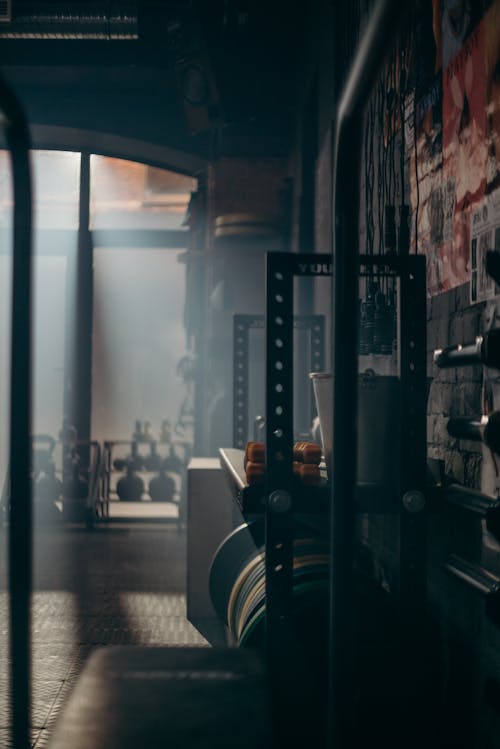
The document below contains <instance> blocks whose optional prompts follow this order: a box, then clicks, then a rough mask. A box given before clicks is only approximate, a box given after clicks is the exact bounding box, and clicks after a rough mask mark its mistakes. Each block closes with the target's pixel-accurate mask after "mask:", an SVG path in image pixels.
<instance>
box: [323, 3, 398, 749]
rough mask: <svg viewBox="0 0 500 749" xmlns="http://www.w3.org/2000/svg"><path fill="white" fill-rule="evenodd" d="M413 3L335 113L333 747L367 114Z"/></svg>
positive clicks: (377, 29)
mask: <svg viewBox="0 0 500 749" xmlns="http://www.w3.org/2000/svg"><path fill="white" fill-rule="evenodd" d="M409 8H411V3H409V4H406V3H401V2H398V0H380V1H379V2H378V3H376V5H375V7H374V10H373V13H372V16H371V19H370V22H369V24H368V26H367V29H366V32H365V34H364V36H363V38H362V39H361V42H360V45H359V47H358V50H357V52H356V55H355V58H354V62H353V64H352V67H351V70H350V73H349V75H348V78H347V81H346V84H345V87H344V90H343V93H342V95H341V97H340V102H339V106H338V108H337V123H336V124H337V128H336V138H335V146H334V149H335V150H334V159H335V177H334V221H335V224H334V225H335V234H334V250H333V254H334V268H333V306H334V309H333V331H332V332H333V372H334V375H335V376H334V393H333V402H334V411H333V465H334V466H335V470H334V472H333V480H332V512H331V543H332V554H331V611H330V618H331V637H330V654H329V661H330V701H329V702H330V705H331V712H330V726H329V745H330V746H334V747H335V748H336V749H346V747H349V746H351V745H352V741H353V731H352V719H353V714H352V711H353V696H354V685H353V683H352V632H353V616H352V612H353V600H352V595H353V593H352V590H353V589H352V572H353V560H354V518H355V491H356V450H357V442H356V424H357V373H358V276H359V254H358V244H359V234H358V219H359V195H360V174H359V172H360V154H361V145H362V133H363V113H364V109H365V105H366V104H367V102H368V98H369V96H370V93H371V90H372V88H373V86H374V84H375V82H376V80H377V76H378V75H379V73H380V70H381V68H382V65H383V62H384V59H385V57H386V55H387V54H388V52H389V51H390V48H391V43H392V41H393V39H394V37H395V35H396V32H397V31H398V29H399V26H400V23H401V21H402V18H403V16H405V15H406V13H407V11H408V10H409Z"/></svg>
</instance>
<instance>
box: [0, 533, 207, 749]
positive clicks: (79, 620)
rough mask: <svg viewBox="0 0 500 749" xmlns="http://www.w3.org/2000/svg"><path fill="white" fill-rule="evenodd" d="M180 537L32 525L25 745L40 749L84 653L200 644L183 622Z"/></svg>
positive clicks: (2, 696)
mask: <svg viewBox="0 0 500 749" xmlns="http://www.w3.org/2000/svg"><path fill="white" fill-rule="evenodd" d="M6 536H7V533H6V530H5V529H2V530H1V531H0V749H4V747H5V749H7V747H11V746H12V743H11V738H10V728H9V726H10V724H11V720H10V714H9V686H8V598H7V592H6V591H7V571H6V563H5V561H6V540H7V539H6ZM185 578H186V563H185V534H184V533H183V532H179V531H178V530H177V528H176V527H175V526H173V525H171V526H169V525H167V524H156V525H153V524H151V525H149V524H148V525H143V524H140V525H139V524H129V525H125V524H123V525H113V526H111V527H104V528H97V529H95V530H93V531H85V530H83V529H79V528H72V527H64V526H61V527H57V528H48V527H45V528H38V529H36V531H35V545H34V586H33V587H34V592H33V619H32V641H33V708H32V746H34V747H36V748H37V749H40V748H41V747H43V746H45V745H46V742H47V741H48V738H49V736H50V733H51V730H52V728H53V726H54V723H55V721H56V720H57V716H58V715H59V713H60V711H61V709H62V707H63V706H64V704H65V703H66V700H67V698H68V696H69V694H70V692H71V688H72V686H73V685H74V683H75V681H76V679H77V677H78V675H79V673H80V672H81V670H82V667H83V665H84V663H85V661H86V659H87V658H88V656H89V654H90V653H91V652H92V651H93V650H94V649H95V648H97V647H100V646H103V645H115V644H132V645H177V646H179V645H180V646H182V645H189V646H193V645H197V646H206V645H207V642H206V641H205V640H204V639H203V637H202V636H201V635H200V634H199V633H198V632H197V630H196V629H195V628H194V627H193V626H192V625H191V624H190V623H189V622H188V621H187V619H186V603H185Z"/></svg>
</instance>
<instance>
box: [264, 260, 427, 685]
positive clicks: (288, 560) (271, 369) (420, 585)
mask: <svg viewBox="0 0 500 749" xmlns="http://www.w3.org/2000/svg"><path fill="white" fill-rule="evenodd" d="M360 264H361V266H372V267H373V266H374V265H378V266H379V267H382V266H383V267H384V269H385V270H386V271H388V272H391V273H395V274H396V275H397V276H399V278H400V315H399V322H400V326H399V327H400V346H399V354H400V356H399V359H400V362H399V371H400V381H401V404H400V407H401V423H402V435H403V438H402V440H401V454H400V456H395V459H396V460H399V461H400V464H401V466H402V471H401V475H402V481H401V486H400V487H399V491H394V489H392V490H391V489H389V488H383V491H382V492H381V491H380V489H381V487H379V486H373V487H371V486H364V487H358V491H357V492H356V500H357V501H356V503H350V506H348V507H346V508H345V512H346V514H348V515H350V516H351V519H352V522H351V523H350V524H349V527H348V528H347V529H346V537H345V539H344V544H343V548H342V552H343V553H346V552H347V559H348V560H351V562H350V563H349V564H347V565H345V567H344V569H343V572H344V573H345V576H346V577H345V579H344V580H342V581H340V584H341V586H342V587H341V589H342V590H345V592H346V600H345V609H344V613H345V615H346V616H348V615H349V614H348V612H349V609H350V605H351V602H350V600H349V599H350V597H351V594H352V571H353V569H352V560H353V558H354V544H355V539H354V534H353V533H352V532H351V533H350V534H349V530H350V529H352V530H353V529H354V515H355V513H356V512H366V511H370V512H392V513H398V514H399V518H400V591H399V593H400V604H401V608H402V610H403V612H404V613H403V620H404V621H405V623H406V625H407V637H408V641H409V642H411V643H412V649H413V651H414V652H416V651H417V650H418V648H416V647H415V643H416V638H418V637H421V635H422V630H421V627H420V622H421V619H422V616H423V612H424V611H425V596H426V544H425V537H426V512H425V509H426V500H425V495H424V488H425V487H424V482H425V476H426V419H425V414H426V314H425V304H426V293H425V258H423V257H418V256H411V257H406V258H400V257H391V258H389V257H384V258H381V259H374V258H372V257H362V258H360ZM331 274H332V264H331V258H330V256H328V255H319V254H317V255H316V254H314V255H302V254H299V255H297V254H290V253H270V254H269V255H268V262H267V330H266V338H267V340H266V346H267V383H266V390H267V392H266V396H267V408H266V411H267V413H266V488H265V497H266V501H265V516H266V596H267V603H266V627H267V660H268V668H269V673H270V676H271V683H272V684H273V683H274V685H275V687H276V688H277V686H276V685H277V684H278V683H279V682H280V681H281V680H282V678H283V672H284V667H285V664H286V663H287V659H288V658H289V651H287V649H288V648H289V643H290V641H289V636H288V632H289V627H290V623H291V618H292V584H293V577H292V576H293V536H292V522H293V513H294V508H295V507H296V503H297V502H300V499H301V498H300V497H298V496H297V489H296V486H295V484H294V481H293V472H292V445H293V322H292V320H293V281H294V278H295V277H297V276H325V275H331ZM335 468H336V467H335V463H334V466H333V471H334V474H335ZM308 491H309V492H310V493H311V494H314V490H308ZM317 491H318V492H321V494H322V496H323V499H325V493H324V489H319V490H317ZM348 499H349V498H345V497H343V496H337V495H336V494H335V487H334V493H333V495H332V509H333V508H334V507H335V505H336V504H337V503H341V504H347V501H348ZM301 506H302V509H303V503H301ZM313 506H314V508H315V510H316V511H319V512H323V513H324V514H325V515H327V514H328V511H329V509H330V506H329V503H328V502H326V503H325V502H324V501H323V502H320V503H315V504H314V505H312V507H313ZM338 556H339V554H338V552H337V553H336V550H335V547H333V548H332V557H333V559H334V560H335V559H336V558H338ZM342 561H343V562H345V557H344V559H343V560H342ZM333 563H334V564H335V562H333ZM332 625H333V626H334V624H333V623H332ZM332 634H333V633H332ZM346 645H347V643H346ZM333 667H334V668H335V667H336V663H334V664H333ZM343 683H344V688H345V686H346V682H345V680H344V682H343Z"/></svg>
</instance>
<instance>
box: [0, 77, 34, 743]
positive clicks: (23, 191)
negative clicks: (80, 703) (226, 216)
mask: <svg viewBox="0 0 500 749" xmlns="http://www.w3.org/2000/svg"><path fill="white" fill-rule="evenodd" d="M0 107H1V109H2V110H3V111H4V113H5V129H6V136H7V144H8V147H9V150H10V156H11V162H12V176H13V186H14V242H13V270H12V332H11V336H12V338H11V383H10V398H11V407H10V524H9V593H10V657H11V682H12V733H13V746H15V747H16V749H28V747H29V745H30V743H29V737H30V631H31V628H30V615H31V611H30V601H31V575H32V569H31V567H32V562H31V555H32V487H31V322H32V321H31V284H32V259H31V173H30V159H29V148H30V138H29V132H28V124H27V122H26V119H25V116H24V113H23V111H22V109H21V106H20V104H19V102H18V101H17V99H16V98H15V96H14V95H13V93H12V92H11V91H10V90H9V89H8V87H7V86H6V84H5V83H4V81H3V80H2V79H1V78H0Z"/></svg>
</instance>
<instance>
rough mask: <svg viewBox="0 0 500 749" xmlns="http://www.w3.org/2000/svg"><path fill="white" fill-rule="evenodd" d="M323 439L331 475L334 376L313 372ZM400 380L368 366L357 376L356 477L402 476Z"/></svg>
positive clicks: (384, 480)
mask: <svg viewBox="0 0 500 749" xmlns="http://www.w3.org/2000/svg"><path fill="white" fill-rule="evenodd" d="M309 376H310V378H311V379H312V382H313V388H314V397H315V399H316V408H317V411H318V417H319V425H320V430H321V441H322V445H323V453H324V456H325V462H326V468H327V473H328V476H329V477H331V475H332V452H333V377H332V374H331V373H330V372H312V373H311V374H310V375H309ZM400 449H401V420H400V382H399V379H398V378H397V377H387V376H382V375H377V374H375V373H374V372H373V371H371V370H369V371H367V372H366V373H364V374H362V375H360V376H359V378H358V455H357V464H358V468H357V481H358V483H360V484H379V485H385V486H396V485H397V484H398V483H399V477H400Z"/></svg>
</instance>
